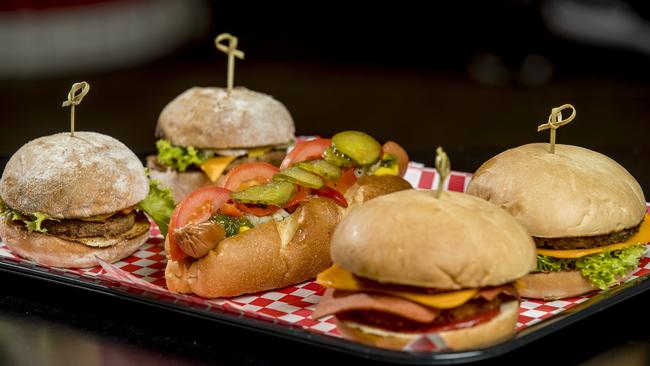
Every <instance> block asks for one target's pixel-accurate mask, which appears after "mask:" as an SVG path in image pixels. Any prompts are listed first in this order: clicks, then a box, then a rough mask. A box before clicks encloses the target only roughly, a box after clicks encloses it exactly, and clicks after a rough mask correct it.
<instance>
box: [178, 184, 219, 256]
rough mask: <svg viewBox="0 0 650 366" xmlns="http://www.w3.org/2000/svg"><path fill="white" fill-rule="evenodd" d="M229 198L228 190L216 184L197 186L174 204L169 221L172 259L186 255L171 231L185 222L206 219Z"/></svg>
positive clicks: (190, 222) (196, 222) (185, 223)
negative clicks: (176, 204)
mask: <svg viewBox="0 0 650 366" xmlns="http://www.w3.org/2000/svg"><path fill="white" fill-rule="evenodd" d="M228 200H230V191H229V190H227V189H224V188H220V187H216V186H208V187H203V188H199V189H197V190H196V191H194V192H192V193H190V194H189V195H188V196H187V197H185V199H184V200H183V201H182V202H181V203H179V204H178V206H176V208H175V209H174V212H173V213H172V217H171V220H170V221H169V231H168V233H167V236H168V238H169V249H170V253H169V254H170V256H171V258H172V259H173V260H180V259H183V258H185V257H186V255H185V253H183V251H182V250H181V248H180V247H179V246H178V243H177V242H176V239H175V238H174V235H172V233H173V232H174V230H176V229H177V228H181V227H183V226H185V225H187V224H198V223H201V222H204V221H207V220H208V219H209V218H210V217H211V216H212V215H214V214H215V213H217V212H218V211H219V209H220V208H221V206H223V204H224V203H226V202H227V201H228Z"/></svg>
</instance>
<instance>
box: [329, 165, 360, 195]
mask: <svg viewBox="0 0 650 366" xmlns="http://www.w3.org/2000/svg"><path fill="white" fill-rule="evenodd" d="M356 182H357V176H356V175H354V169H347V170H344V171H343V174H341V177H340V178H339V180H337V181H336V182H332V181H325V184H326V185H327V186H328V187H330V188H334V189H336V190H337V191H339V192H340V193H342V194H345V192H346V191H347V190H348V189H349V188H350V187H352V185H354V183H356Z"/></svg>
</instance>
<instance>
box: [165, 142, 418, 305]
mask: <svg viewBox="0 0 650 366" xmlns="http://www.w3.org/2000/svg"><path fill="white" fill-rule="evenodd" d="M407 164H408V155H407V154H406V153H405V152H404V150H403V149H402V148H401V147H400V146H399V145H397V144H396V143H394V142H390V144H384V146H383V147H382V145H380V144H379V143H377V142H376V141H375V140H374V139H373V138H372V137H370V136H368V135H366V134H364V133H362V132H357V131H346V132H343V133H339V134H337V135H335V136H334V137H333V138H332V139H331V140H330V139H316V140H311V141H306V142H303V143H301V144H298V145H297V146H296V148H295V149H294V150H293V151H291V152H290V153H289V154H288V155H287V158H286V159H285V161H284V162H283V163H282V166H281V169H278V168H276V167H273V166H271V165H270V164H265V163H250V164H242V165H240V166H238V167H236V168H234V169H232V170H231V171H230V172H229V173H228V174H227V175H226V176H225V178H224V179H223V181H222V184H221V185H222V186H221V187H204V188H201V189H199V190H196V191H194V192H193V193H192V194H190V195H189V196H188V197H187V198H186V199H185V200H183V202H181V203H180V204H179V205H178V206H177V208H176V209H175V211H174V214H173V216H172V219H171V222H170V230H169V233H168V235H167V238H166V240H165V249H166V252H167V257H168V262H167V268H166V270H165V278H166V280H167V287H168V288H169V289H170V290H171V291H174V292H179V293H193V294H196V295H199V296H202V297H206V298H216V297H231V296H237V295H241V294H244V293H251V292H258V291H264V290H270V289H275V288H281V287H285V286H288V285H291V284H295V283H299V282H302V281H305V280H308V279H310V278H313V277H315V276H316V274H318V273H319V272H320V271H322V270H324V269H326V268H328V267H329V266H330V265H331V259H330V254H329V251H330V246H329V242H330V238H331V235H332V233H333V231H334V229H335V227H336V225H337V224H338V223H339V221H340V220H341V219H342V217H343V216H345V215H346V214H347V212H348V210H350V209H351V208H353V207H354V206H357V205H359V204H361V203H363V202H365V201H367V200H369V199H372V198H374V197H376V196H378V195H381V194H386V193H390V192H395V191H399V190H404V189H409V188H411V185H410V184H409V183H408V182H406V181H405V180H404V179H402V178H401V176H400V173H402V174H403V172H404V171H405V168H404V167H405V166H406V165H407Z"/></svg>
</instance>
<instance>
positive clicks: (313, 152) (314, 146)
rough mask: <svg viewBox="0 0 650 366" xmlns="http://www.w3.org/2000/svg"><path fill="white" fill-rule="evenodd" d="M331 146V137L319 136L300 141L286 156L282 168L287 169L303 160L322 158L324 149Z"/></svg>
mask: <svg viewBox="0 0 650 366" xmlns="http://www.w3.org/2000/svg"><path fill="white" fill-rule="evenodd" d="M330 146H332V140H330V139H322V138H317V139H315V140H309V141H303V142H299V143H297V144H296V146H295V147H294V148H293V150H291V151H290V152H289V153H288V154H287V156H286V157H285V158H284V160H283V161H282V164H280V169H286V168H288V167H290V166H292V165H293V164H296V163H299V162H301V161H305V160H314V159H320V158H321V156H322V155H323V151H325V149H327V148H328V147H330Z"/></svg>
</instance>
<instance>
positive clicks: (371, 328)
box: [312, 190, 535, 350]
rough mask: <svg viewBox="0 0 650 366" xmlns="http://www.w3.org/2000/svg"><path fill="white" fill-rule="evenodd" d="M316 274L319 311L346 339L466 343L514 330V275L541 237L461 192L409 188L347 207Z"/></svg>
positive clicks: (389, 344) (526, 265) (494, 339)
mask: <svg viewBox="0 0 650 366" xmlns="http://www.w3.org/2000/svg"><path fill="white" fill-rule="evenodd" d="M331 254H332V261H333V262H334V264H333V266H332V267H331V268H329V269H328V270H326V271H325V272H322V273H320V274H319V275H318V278H317V282H318V283H320V284H321V285H323V286H325V287H326V288H327V289H326V291H325V294H324V297H323V299H322V300H321V302H320V303H319V304H318V305H317V307H316V309H315V311H314V313H313V315H312V316H313V317H314V318H320V317H324V316H326V315H334V317H335V319H336V323H337V326H338V329H339V330H340V331H341V333H342V335H343V336H344V337H345V338H348V339H352V340H356V341H359V342H362V343H366V344H370V345H374V346H378V347H384V348H390V349H405V348H406V349H408V348H409V347H411V346H412V345H413V344H414V343H415V342H417V341H418V340H419V339H421V337H436V338H438V339H439V340H440V341H441V342H443V343H444V345H445V346H446V347H447V348H450V349H452V350H463V349H470V348H477V347H484V346H488V345H491V344H495V343H498V342H501V341H504V340H506V339H508V338H509V337H511V336H512V335H513V334H514V333H515V326H516V322H517V317H518V314H519V312H518V309H519V296H518V293H517V289H516V287H515V286H514V282H515V281H517V280H518V279H519V278H521V277H522V276H524V275H526V274H527V273H528V272H530V271H531V270H533V269H534V268H535V245H534V243H533V241H532V239H531V238H530V236H529V235H528V233H527V232H526V229H524V228H523V226H521V225H520V224H519V223H518V222H517V221H516V220H515V219H514V218H513V217H512V216H511V215H509V214H508V213H507V212H505V211H504V210H502V209H500V208H499V207H497V206H495V205H492V204H490V203H488V202H486V201H484V200H481V199H478V198H476V197H473V196H469V195H466V194H463V193H457V192H444V193H443V194H442V195H441V197H440V198H436V197H435V194H434V193H433V192H431V191H416V190H407V191H401V192H397V193H391V194H388V195H385V196H381V197H378V198H375V199H373V200H371V201H369V202H367V203H365V204H363V205H361V206H359V207H358V208H355V209H354V210H352V211H350V213H349V214H348V216H347V217H346V218H344V219H343V221H342V222H341V223H340V224H339V225H338V226H337V228H336V229H335V231H334V234H333V236H332V241H331Z"/></svg>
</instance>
